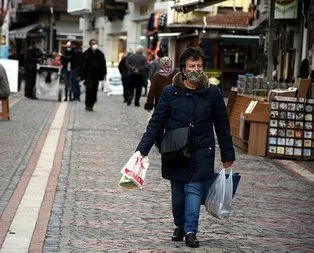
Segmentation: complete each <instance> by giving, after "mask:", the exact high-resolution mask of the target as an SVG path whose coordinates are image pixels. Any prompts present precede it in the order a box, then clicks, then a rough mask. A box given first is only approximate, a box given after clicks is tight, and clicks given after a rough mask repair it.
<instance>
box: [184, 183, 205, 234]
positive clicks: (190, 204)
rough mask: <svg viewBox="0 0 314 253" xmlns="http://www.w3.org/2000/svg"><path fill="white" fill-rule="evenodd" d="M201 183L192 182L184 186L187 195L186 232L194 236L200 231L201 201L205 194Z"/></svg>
mask: <svg viewBox="0 0 314 253" xmlns="http://www.w3.org/2000/svg"><path fill="white" fill-rule="evenodd" d="M202 186H203V184H202V183H201V182H191V183H187V184H185V186H184V193H185V224H184V231H185V232H186V233H188V232H192V233H194V234H196V233H197V231H198V223H199V215H200V208H201V200H202V194H203V191H202V189H203V187H202Z"/></svg>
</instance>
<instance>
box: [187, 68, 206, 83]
mask: <svg viewBox="0 0 314 253" xmlns="http://www.w3.org/2000/svg"><path fill="white" fill-rule="evenodd" d="M186 77H187V79H188V81H189V82H190V83H193V84H199V83H200V82H201V81H202V79H203V77H204V71H202V70H198V71H191V70H187V72H186Z"/></svg>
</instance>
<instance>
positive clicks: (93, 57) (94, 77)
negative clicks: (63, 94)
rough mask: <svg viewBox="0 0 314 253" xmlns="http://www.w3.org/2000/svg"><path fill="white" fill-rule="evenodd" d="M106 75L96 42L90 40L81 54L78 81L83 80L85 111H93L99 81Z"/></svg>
mask: <svg viewBox="0 0 314 253" xmlns="http://www.w3.org/2000/svg"><path fill="white" fill-rule="evenodd" d="M106 75H107V66H106V59H105V55H104V54H103V52H101V51H100V50H99V49H98V45H97V41H96V40H95V39H91V40H90V41H89V48H88V49H87V50H86V51H85V52H84V54H83V63H82V67H81V70H80V76H79V80H85V82H84V85H85V86H86V90H85V95H86V96H85V106H86V107H85V110H87V111H93V107H94V105H95V103H96V102H97V91H98V85H99V82H100V81H103V80H104V79H105V78H106Z"/></svg>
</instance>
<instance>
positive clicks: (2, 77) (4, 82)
mask: <svg viewBox="0 0 314 253" xmlns="http://www.w3.org/2000/svg"><path fill="white" fill-rule="evenodd" d="M9 96H10V85H9V81H8V76H7V72H6V71H5V68H4V67H3V65H2V64H1V63H0V98H8V97H9Z"/></svg>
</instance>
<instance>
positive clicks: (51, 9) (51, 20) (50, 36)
mask: <svg viewBox="0 0 314 253" xmlns="http://www.w3.org/2000/svg"><path fill="white" fill-rule="evenodd" d="M53 23H54V16H53V7H52V6H51V7H50V30H49V53H52V50H53Z"/></svg>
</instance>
